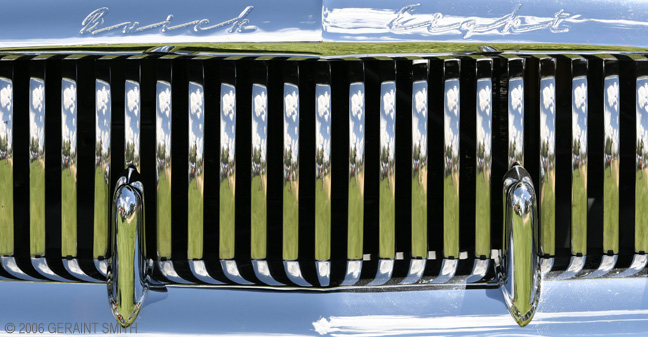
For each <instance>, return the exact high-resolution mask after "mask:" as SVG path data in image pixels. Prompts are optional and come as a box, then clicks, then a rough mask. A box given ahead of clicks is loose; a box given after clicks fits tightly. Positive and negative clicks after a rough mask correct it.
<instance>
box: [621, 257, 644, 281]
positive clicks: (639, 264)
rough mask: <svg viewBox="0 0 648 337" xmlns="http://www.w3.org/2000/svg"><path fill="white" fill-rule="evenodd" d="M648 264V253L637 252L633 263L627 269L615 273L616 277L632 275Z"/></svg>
mask: <svg viewBox="0 0 648 337" xmlns="http://www.w3.org/2000/svg"><path fill="white" fill-rule="evenodd" d="M646 265H648V255H646V254H635V255H634V257H633V258H632V264H631V265H630V267H628V269H626V270H625V271H623V272H621V273H619V274H617V275H615V276H616V277H630V276H634V275H636V274H638V273H640V272H641V271H643V270H644V269H645V268H646Z"/></svg>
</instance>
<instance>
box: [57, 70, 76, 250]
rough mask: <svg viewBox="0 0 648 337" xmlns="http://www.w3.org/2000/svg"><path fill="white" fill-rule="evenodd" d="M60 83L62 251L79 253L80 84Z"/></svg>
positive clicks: (67, 80) (72, 79)
mask: <svg viewBox="0 0 648 337" xmlns="http://www.w3.org/2000/svg"><path fill="white" fill-rule="evenodd" d="M74 73H75V74H74V75H75V76H74V78H66V77H64V78H63V79H62V81H61V82H62V83H61V134H62V137H61V154H62V155H61V254H62V256H64V257H65V256H68V257H76V256H77V167H78V166H77V97H76V96H77V86H76V71H74Z"/></svg>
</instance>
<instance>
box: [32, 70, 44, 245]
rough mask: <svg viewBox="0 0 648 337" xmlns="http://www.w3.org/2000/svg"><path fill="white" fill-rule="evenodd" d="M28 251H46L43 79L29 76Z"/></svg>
mask: <svg viewBox="0 0 648 337" xmlns="http://www.w3.org/2000/svg"><path fill="white" fill-rule="evenodd" d="M29 238H30V241H29V242H30V245H29V248H30V249H29V251H30V254H31V256H43V255H45V81H44V80H43V79H40V78H35V77H32V78H30V79H29Z"/></svg>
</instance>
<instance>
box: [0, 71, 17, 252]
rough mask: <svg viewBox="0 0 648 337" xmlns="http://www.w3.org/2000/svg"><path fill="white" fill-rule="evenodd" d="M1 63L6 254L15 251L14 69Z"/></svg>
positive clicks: (0, 189)
mask: <svg viewBox="0 0 648 337" xmlns="http://www.w3.org/2000/svg"><path fill="white" fill-rule="evenodd" d="M0 62H2V61H0ZM0 65H1V67H0V71H1V72H2V73H1V74H0V205H3V207H0V255H3V256H8V255H13V254H14V200H13V199H14V193H13V185H14V174H13V169H14V156H13V120H14V119H13V103H14V100H13V80H12V78H13V74H12V73H13V69H12V67H11V65H10V64H9V62H6V61H5V62H2V63H1V64H0Z"/></svg>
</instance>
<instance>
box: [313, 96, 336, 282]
mask: <svg viewBox="0 0 648 337" xmlns="http://www.w3.org/2000/svg"><path fill="white" fill-rule="evenodd" d="M315 97H316V101H315V111H316V112H317V115H316V116H315V260H317V261H318V262H317V263H318V265H321V262H320V261H325V260H329V259H330V258H331V118H332V117H333V115H332V114H331V86H330V85H328V84H317V85H316V86H315ZM317 269H318V270H319V268H317ZM318 275H320V274H318ZM326 276H327V277H328V273H326ZM321 283H322V281H321V277H320V284H321ZM326 284H327V285H328V281H327V282H326Z"/></svg>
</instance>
